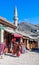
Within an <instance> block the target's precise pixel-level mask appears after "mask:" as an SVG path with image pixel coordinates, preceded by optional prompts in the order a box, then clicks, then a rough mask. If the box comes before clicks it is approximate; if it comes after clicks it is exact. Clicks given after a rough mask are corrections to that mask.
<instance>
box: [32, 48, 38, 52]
mask: <svg viewBox="0 0 39 65" xmlns="http://www.w3.org/2000/svg"><path fill="white" fill-rule="evenodd" d="M31 51H32V52H36V53H39V49H38V48H36V49H32V50H31Z"/></svg>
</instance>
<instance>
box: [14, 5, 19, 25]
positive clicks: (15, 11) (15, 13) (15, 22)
mask: <svg viewBox="0 0 39 65" xmlns="http://www.w3.org/2000/svg"><path fill="white" fill-rule="evenodd" d="M17 16H18V15H17V7H16V6H15V8H14V24H15V25H16V26H17V24H18V17H17Z"/></svg>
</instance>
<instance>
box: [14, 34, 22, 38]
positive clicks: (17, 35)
mask: <svg viewBox="0 0 39 65" xmlns="http://www.w3.org/2000/svg"><path fill="white" fill-rule="evenodd" d="M14 37H18V38H22V37H23V35H21V34H14Z"/></svg>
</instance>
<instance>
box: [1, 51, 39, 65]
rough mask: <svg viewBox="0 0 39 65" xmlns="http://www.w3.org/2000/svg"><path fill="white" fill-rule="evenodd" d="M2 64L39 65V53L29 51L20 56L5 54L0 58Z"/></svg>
mask: <svg viewBox="0 0 39 65" xmlns="http://www.w3.org/2000/svg"><path fill="white" fill-rule="evenodd" d="M0 65H39V53H37V52H29V51H28V52H26V53H25V54H21V56H20V57H12V56H9V55H8V56H7V55H5V56H4V58H3V59H0Z"/></svg>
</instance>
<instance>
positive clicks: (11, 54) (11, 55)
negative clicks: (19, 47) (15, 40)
mask: <svg viewBox="0 0 39 65" xmlns="http://www.w3.org/2000/svg"><path fill="white" fill-rule="evenodd" d="M5 55H6V56H11V57H17V56H15V55H12V54H10V53H9V54H5Z"/></svg>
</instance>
